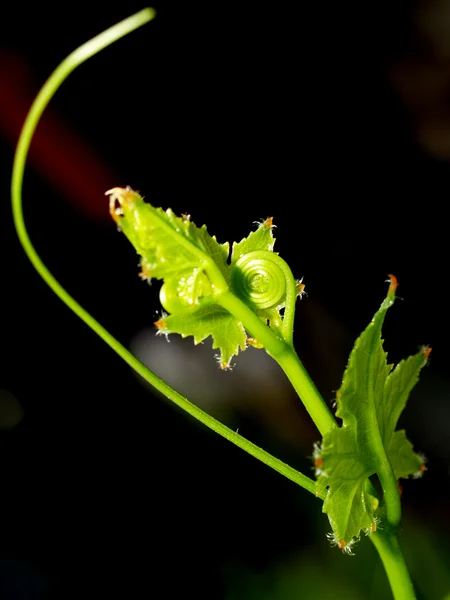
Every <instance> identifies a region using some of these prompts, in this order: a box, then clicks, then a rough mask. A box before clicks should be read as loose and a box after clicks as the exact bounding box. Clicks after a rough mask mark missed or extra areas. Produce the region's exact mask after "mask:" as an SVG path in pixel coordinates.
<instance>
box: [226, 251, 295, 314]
mask: <svg viewBox="0 0 450 600" xmlns="http://www.w3.org/2000/svg"><path fill="white" fill-rule="evenodd" d="M281 262H284V261H283V260H282V259H281V258H280V257H279V256H278V255H277V254H274V253H273V252H269V251H267V250H255V251H254V252H249V253H247V254H244V255H242V256H241V257H240V258H239V259H238V260H237V261H236V263H235V265H234V268H233V271H232V275H231V284H232V287H233V289H234V291H235V293H236V295H238V296H239V297H240V298H241V299H242V300H243V301H244V302H245V303H246V304H248V305H249V306H251V307H252V308H255V309H264V308H273V307H279V306H282V305H283V304H284V300H285V297H286V275H285V272H284V270H283V268H282V266H281Z"/></svg>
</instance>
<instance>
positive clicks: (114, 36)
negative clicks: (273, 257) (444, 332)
mask: <svg viewBox="0 0 450 600" xmlns="http://www.w3.org/2000/svg"><path fill="white" fill-rule="evenodd" d="M154 16H155V11H154V10H153V9H151V8H147V9H144V10H142V11H140V12H138V13H136V14H135V15H133V16H131V17H129V18H128V19H125V20H124V21H121V22H120V23H118V24H117V25H114V26H113V27H111V28H110V29H108V30H106V31H104V32H103V33H101V34H100V35H98V36H96V37H95V38H93V39H91V40H89V41H88V42H87V43H86V44H84V45H83V46H80V47H79V48H78V49H77V50H75V51H74V52H72V54H70V55H69V56H68V57H67V58H66V59H65V60H64V61H63V62H62V63H61V64H60V65H59V66H58V67H57V68H56V69H55V71H54V72H53V73H52V74H51V75H50V77H49V79H48V80H47V82H46V83H45V84H44V86H43V87H42V89H41V91H40V92H39V94H38V95H37V97H36V99H35V101H34V102H33V105H32V106H31V108H30V111H29V113H28V115H27V117H26V119H25V123H24V125H23V128H22V132H21V135H20V138H19V141H18V144H17V149H16V153H15V157H14V166H13V175H12V182H11V197H12V211H13V217H14V225H15V227H16V231H17V235H18V237H19V240H20V243H21V244H22V247H23V249H24V251H25V253H26V255H27V256H28V258H29V259H30V261H31V263H32V265H33V266H34V268H35V269H36V271H37V272H38V273H39V275H40V276H41V277H42V278H43V280H44V281H45V282H46V283H47V284H48V285H49V287H50V288H51V289H52V290H53V291H54V293H55V294H56V295H57V296H58V297H59V298H60V299H61V300H62V301H63V302H64V303H65V304H66V305H67V306H68V307H69V308H70V309H71V310H72V311H73V312H74V313H75V314H76V315H77V316H78V317H79V318H80V319H81V320H82V321H84V322H85V323H86V325H88V326H89V327H90V328H91V329H92V330H93V331H94V332H95V333H96V334H97V335H98V336H99V337H100V338H102V339H103V341H104V342H106V343H107V344H108V345H109V346H110V347H111V348H112V349H113V350H114V352H116V353H117V354H118V355H119V356H120V357H121V358H122V359H123V360H124V361H125V362H126V363H127V364H128V365H129V366H130V367H131V368H132V369H134V370H135V371H136V372H137V373H138V374H139V375H141V376H142V377H143V379H145V380H146V381H147V382H148V383H149V384H150V385H152V386H153V387H154V388H155V389H156V390H158V391H159V392H160V393H161V394H163V395H164V396H166V397H167V398H169V400H171V401H172V402H174V403H175V404H176V405H178V406H179V407H180V408H182V409H183V410H185V411H186V412H187V413H189V414H190V415H192V416H193V417H195V418H196V419H197V420H198V421H200V422H201V423H203V424H204V425H206V426H207V427H209V428H210V429H212V430H213V431H215V432H216V433H218V434H219V435H221V436H222V437H224V438H225V439H227V440H228V441H230V442H232V443H233V444H235V445H236V446H238V447H239V448H241V449H242V450H244V451H245V452H247V453H248V454H250V455H251V456H253V457H255V458H257V459H258V460H260V461H261V462H263V463H265V464H266V465H268V466H269V467H271V468H272V469H274V470H275V471H278V473H281V474H282V475H284V476H285V477H287V478H288V479H290V480H291V481H293V482H295V483H297V484H298V485H300V486H301V487H303V488H304V489H306V490H308V491H309V492H311V493H312V494H314V495H316V483H315V481H313V480H312V479H310V478H309V477H307V476H306V475H303V474H302V473H300V472H299V471H296V470H295V469H293V468H292V467H290V466H289V465H287V464H286V463H284V462H282V461H281V460H279V459H277V458H275V457H274V456H272V455H271V454H269V453H268V452H266V451H265V450H263V449H261V448H259V447H258V446H256V445H255V444H253V443H252V442H250V441H249V440H247V439H245V438H244V437H242V436H240V435H239V434H237V433H236V432H234V431H233V430H231V429H230V428H228V427H226V426H225V425H223V424H222V423H220V421H217V420H216V419H214V418H213V417H211V416H210V415H208V414H207V413H205V412H203V411H202V410H201V409H200V408H198V407H197V406H195V405H194V404H192V403H191V402H189V400H188V399H187V398H185V397H184V396H182V395H181V394H179V393H178V392H176V391H175V390H174V389H173V388H171V387H170V386H169V385H167V384H166V383H165V382H164V381H162V380H161V379H160V378H159V377H157V376H156V375H155V374H154V373H153V372H152V371H150V369H148V368H147V367H146V366H145V365H143V364H142V363H141V362H140V361H139V360H137V358H135V356H133V354H131V352H129V350H127V349H126V348H125V347H124V346H122V344H121V343H120V342H118V341H117V340H116V339H115V338H114V337H113V336H112V335H111V334H110V333H109V332H108V331H107V330H106V329H105V328H104V327H103V326H102V325H100V323H99V322H98V321H96V320H95V319H94V318H93V317H92V316H91V315H90V314H89V313H88V312H87V311H86V310H85V309H84V308H83V307H82V306H81V305H80V304H78V302H76V300H74V299H73V298H72V296H71V295H70V294H69V293H68V292H67V291H66V290H65V289H64V288H63V287H62V286H61V285H60V284H59V282H58V281H57V280H56V279H55V277H54V276H53V275H52V273H51V272H50V271H49V269H48V268H47V267H46V266H45V264H44V263H43V262H42V260H41V259H40V257H39V255H38V253H37V252H36V250H35V249H34V247H33V244H32V243H31V240H30V238H29V235H28V232H27V229H26V226H25V221H24V218H23V210H22V182H23V175H24V170H25V164H26V159H27V154H28V149H29V147H30V143H31V139H32V137H33V134H34V131H35V129H36V126H37V124H38V122H39V119H40V117H41V115H42V113H43V111H44V110H45V108H46V106H47V105H48V103H49V101H50V100H51V98H52V97H53V95H54V94H55V92H56V90H57V89H58V88H59V86H60V85H61V83H62V82H63V81H64V80H65V79H66V78H67V76H68V75H69V74H70V73H71V72H72V71H73V70H74V69H75V67H77V66H78V65H80V64H82V63H83V62H84V61H85V60H87V59H88V58H90V57H91V56H92V55H94V54H95V53H96V52H99V51H100V50H102V49H103V48H105V47H106V46H108V45H109V44H112V43H113V42H115V41H116V40H118V39H120V38H121V37H123V36H124V35H126V34H128V33H131V32H132V31H133V30H135V29H136V28H138V27H140V26H141V25H144V24H145V23H148V22H149V21H151V20H152V19H153V18H154Z"/></svg>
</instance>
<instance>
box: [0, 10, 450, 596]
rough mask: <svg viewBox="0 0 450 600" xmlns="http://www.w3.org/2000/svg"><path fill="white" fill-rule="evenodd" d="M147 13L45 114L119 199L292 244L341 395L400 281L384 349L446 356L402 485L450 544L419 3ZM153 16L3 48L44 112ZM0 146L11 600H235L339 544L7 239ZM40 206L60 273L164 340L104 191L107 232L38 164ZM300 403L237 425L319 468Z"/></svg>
mask: <svg viewBox="0 0 450 600" xmlns="http://www.w3.org/2000/svg"><path fill="white" fill-rule="evenodd" d="M154 6H155V8H156V10H157V13H158V15H157V18H156V19H155V20H154V21H153V22H151V23H150V24H148V25H146V26H145V27H143V28H142V29H140V30H138V31H136V32H134V33H133V34H131V35H129V36H127V37H126V38H124V39H122V40H120V41H119V42H117V43H116V44H114V45H113V46H111V47H110V48H108V49H107V50H105V51H103V52H102V53H101V54H99V55H98V56H96V57H94V58H93V59H92V60H90V61H88V62H87V63H86V64H85V65H83V66H82V67H80V69H79V70H77V71H76V72H75V73H74V74H73V75H71V76H70V78H69V79H68V80H67V81H66V82H65V83H64V84H63V86H62V88H61V89H60V90H59V91H58V92H57V94H56V96H55V98H54V100H52V103H51V106H50V108H49V111H51V112H53V113H55V114H58V115H59V117H60V118H62V119H63V120H64V121H65V122H66V124H69V125H70V126H71V127H72V128H73V129H74V130H76V131H77V132H78V134H79V135H80V136H81V137H82V138H83V139H84V140H85V141H86V142H87V143H88V144H89V145H90V146H91V148H93V149H94V151H95V152H96V153H97V155H98V156H99V157H101V160H102V161H103V162H104V163H105V164H107V165H108V167H109V168H110V169H111V172H112V173H114V174H115V180H114V181H111V182H110V184H108V185H109V186H110V187H113V186H116V185H118V186H125V185H130V186H131V187H133V188H134V189H138V190H140V191H141V193H142V194H143V195H144V196H145V197H146V198H147V199H148V200H149V201H151V202H152V204H154V205H156V206H162V207H163V208H167V207H168V206H170V207H171V208H172V209H173V210H174V211H175V212H176V213H178V214H180V213H184V212H186V213H189V214H191V216H192V219H193V220H194V222H196V223H197V224H198V225H201V224H203V223H207V225H208V230H209V231H210V232H211V233H212V234H215V235H216V236H217V238H218V239H219V241H225V240H229V241H233V240H240V239H241V238H242V237H244V236H246V235H247V234H248V232H249V231H250V230H251V229H252V228H253V227H254V225H253V222H254V221H258V220H260V219H262V218H267V217H268V216H273V217H274V222H275V224H276V225H277V229H276V237H277V243H276V250H277V251H278V252H279V253H280V255H281V256H282V257H283V258H284V259H285V260H287V262H288V263H289V264H290V266H291V268H292V270H293V272H294V274H295V275H296V276H297V277H300V276H303V277H304V282H305V283H306V291H307V293H308V296H307V298H305V299H304V300H302V302H301V304H299V308H298V309H297V322H296V334H295V335H296V339H295V341H296V348H297V350H298V352H299V355H300V356H301V358H302V360H303V361H304V363H305V365H306V366H307V368H308V369H309V371H310V373H311V375H312V376H313V378H314V380H315V381H316V383H317V386H318V387H319V389H320V391H321V392H322V393H323V395H324V397H325V398H326V400H327V401H329V402H330V403H331V401H332V398H333V390H335V389H337V388H338V387H339V384H340V377H341V374H342V371H343V369H344V367H345V364H346V360H347V356H348V353H349V351H350V349H351V346H352V341H353V340H354V339H355V338H356V337H357V336H358V335H359V333H360V332H361V331H362V329H364V327H365V326H366V325H367V323H368V322H369V320H370V318H371V317H372V315H373V313H374V312H375V310H376V309H377V307H378V306H379V304H380V302H381V301H382V299H383V297H384V294H385V292H386V289H387V284H386V283H385V281H386V278H387V274H388V273H394V274H395V275H396V276H397V278H398V280H399V282H400V286H399V290H398V294H399V296H400V297H401V298H402V300H401V301H399V302H397V304H396V306H395V308H394V309H392V311H391V312H390V314H389V315H388V318H387V320H386V327H385V331H384V337H385V340H386V349H387V350H388V352H389V356H390V358H391V359H392V361H393V362H394V361H398V360H400V359H401V358H403V357H405V356H407V355H409V354H412V353H414V352H416V350H417V348H418V347H419V346H420V345H422V344H429V345H431V346H432V348H433V352H432V359H431V361H430V365H429V366H428V367H427V369H425V371H424V373H423V376H422V379H421V382H420V383H419V385H418V387H417V389H416V390H414V392H413V394H412V396H411V400H410V403H409V406H408V410H407V411H406V413H405V415H404V416H403V417H402V423H401V424H402V425H404V426H405V427H406V428H407V432H408V436H409V438H410V439H411V440H413V441H414V443H415V445H416V447H417V448H418V449H420V450H422V451H423V452H424V453H425V454H426V455H427V457H428V460H429V469H428V472H427V473H426V476H425V477H424V478H423V479H422V480H420V481H418V482H407V483H406V484H405V490H406V492H405V497H404V504H405V515H406V517H405V519H406V521H407V522H408V520H409V522H411V523H421V524H423V527H424V529H426V530H429V531H431V532H434V533H433V535H436V538H437V540H438V543H439V544H441V545H442V547H444V548H445V547H446V548H447V552H448V541H447V538H448V531H449V525H450V523H449V519H448V510H447V507H448V501H449V496H448V477H449V460H450V455H449V451H448V443H447V440H448V436H449V433H450V429H449V425H448V419H449V410H448V397H449V393H450V382H449V376H448V363H449V358H450V353H449V350H448V334H449V327H448V322H447V318H448V311H447V305H448V294H447V289H448V283H447V279H448V221H447V198H448V190H449V187H450V186H449V184H450V166H449V162H448V157H447V156H445V155H443V154H441V155H439V153H438V152H434V153H433V152H432V151H430V148H429V147H427V146H426V144H423V143H421V138H420V136H418V135H417V128H416V122H415V120H414V114H415V113H411V111H410V110H408V105H407V103H405V101H404V98H402V95H401V94H400V93H399V92H398V89H396V86H395V80H393V79H392V78H391V77H390V74H391V73H392V66H393V65H395V64H398V63H399V62H401V61H402V60H410V61H411V62H412V64H413V65H414V64H415V63H414V58H415V57H416V56H419V57H420V56H422V54H421V53H426V52H430V50H429V47H428V46H427V45H426V44H425V46H424V44H423V43H422V42H421V39H420V35H419V33H418V31H417V23H415V22H414V21H413V17H414V15H415V10H416V5H414V4H411V3H403V4H402V3H396V8H395V10H394V9H393V8H392V7H391V5H390V3H388V2H381V3H378V4H377V7H376V10H375V9H374V8H373V7H372V6H368V5H367V6H366V7H364V8H362V7H360V6H359V7H358V8H356V5H352V4H347V5H345V6H343V7H342V6H338V5H333V4H332V3H328V4H325V5H322V4H320V6H319V4H316V5H307V4H305V5H302V7H301V8H295V9H293V8H285V7H281V8H276V7H275V6H274V5H269V4H268V5H256V6H255V7H253V8H249V7H246V8H242V7H241V6H240V5H238V4H236V5H220V6H219V5H216V4H215V3H211V4H206V3H205V5H201V4H199V3H193V4H192V5H191V6H188V3H184V4H180V5H178V4H171V3H159V4H158V3H156V4H155V5H154ZM142 7H143V6H142V5H140V4H138V3H127V5H126V6H125V4H124V5H123V6H121V7H120V8H117V7H114V6H110V7H108V8H106V9H102V10H101V11H100V10H95V9H94V7H93V6H92V5H86V6H83V5H82V4H80V5H78V4H77V5H76V6H71V7H68V6H65V5H64V6H63V5H55V6H54V7H51V8H50V7H46V6H45V5H43V6H42V5H37V4H36V5H35V6H34V7H32V8H31V9H28V8H27V10H26V11H25V10H24V9H23V7H22V6H21V5H20V4H17V5H12V4H10V5H8V8H7V10H6V18H5V19H4V22H3V27H2V38H1V41H0V49H1V51H2V52H4V54H3V57H6V56H9V57H11V56H14V57H15V58H19V59H20V61H21V63H22V64H25V65H26V67H27V68H28V69H29V73H30V74H31V75H30V77H31V78H30V80H29V81H30V82H32V85H33V86H34V89H33V90H30V92H31V94H30V101H31V99H32V97H33V94H34V93H36V92H37V91H38V89H39V87H40V86H41V85H42V84H43V82H44V81H45V79H46V78H47V77H48V76H49V74H50V73H51V71H52V70H53V69H54V68H55V67H56V66H57V65H58V63H59V62H60V61H61V60H62V59H63V58H64V57H65V56H66V55H67V54H68V53H69V52H70V51H72V50H73V49H74V48H76V47H77V46H78V45H80V44H81V43H83V42H84V41H86V40H87V39H89V38H90V37H92V36H93V35H95V34H97V33H99V32H100V31H102V30H104V29H105V28H107V27H108V26H110V25H113V24H114V23H116V22H117V21H119V20H121V19H123V18H125V17H127V16H129V15H130V14H132V13H133V12H135V11H137V10H139V9H140V8H142ZM427 56H429V55H428V54H427ZM8 64H13V63H8ZM13 79H14V76H13ZM420 85H421V82H420V81H418V83H417V86H418V87H420ZM0 102H1V98H0ZM444 105H445V102H444ZM438 108H439V107H438ZM438 108H436V107H433V106H431V108H430V111H431V112H432V111H433V110H434V111H435V112H436V111H437V110H438ZM24 116H25V115H24ZM17 133H18V132H17ZM0 143H1V146H0V148H1V152H2V160H1V186H2V187H1V192H2V193H1V198H2V199H1V202H0V248H1V260H2V263H1V264H2V276H1V283H0V298H1V300H0V301H1V323H2V326H1V345H0V348H1V350H0V352H1V363H0V365H1V368H0V388H3V389H7V390H9V391H11V392H12V393H13V394H14V395H15V396H16V397H17V398H18V399H19V401H20V403H21V404H22V406H23V408H24V414H25V417H24V419H23V421H22V422H21V423H20V424H19V425H18V426H17V427H16V428H14V429H13V430H11V431H4V432H2V433H1V434H0V445H1V457H2V458H1V465H2V470H1V473H2V491H1V507H2V510H1V514H2V523H1V531H2V533H1V538H0V559H1V561H2V565H3V566H2V578H1V579H0V580H1V581H3V582H5V583H4V584H2V585H4V590H5V591H3V597H4V598H5V599H9V598H19V597H20V598H22V597H23V598H34V597H36V598H47V597H48V598H50V597H51V598H69V597H72V596H73V597H78V598H79V597H83V598H85V597H91V596H92V597H97V598H98V597H109V595H110V594H111V593H113V592H118V593H120V595H122V597H133V598H135V597H136V598H137V597H153V595H152V594H155V597H158V598H159V597H161V598H166V597H167V598H169V597H178V596H179V595H180V594H181V593H183V594H194V595H195V596H196V597H205V598H225V597H230V598H231V597H233V598H238V597H240V596H238V595H234V596H233V595H232V594H233V593H234V594H238V592H232V591H231V590H232V583H231V582H236V581H237V582H238V583H236V584H235V585H236V587H237V589H239V587H240V589H241V590H242V589H243V586H244V583H243V582H244V581H245V578H244V576H242V578H241V579H240V577H241V575H239V573H241V571H242V573H246V572H252V573H260V572H265V571H268V570H269V569H270V568H271V567H273V565H274V564H283V562H288V561H289V560H290V557H292V556H295V555H296V554H297V553H299V552H304V551H305V549H311V552H313V549H314V548H316V546H317V544H319V542H317V537H318V536H320V539H321V540H323V537H324V534H325V532H326V531H327V530H328V529H327V527H328V526H327V522H326V517H325V516H323V515H321V514H320V507H319V505H318V504H317V503H316V502H315V500H314V498H313V497H312V496H311V497H309V495H308V494H307V493H306V492H304V491H302V490H301V489H300V488H296V487H295V486H294V485H293V484H291V483H290V482H288V481H287V480H284V479H283V478H282V477H281V476H279V475H278V474H277V473H275V472H272V471H271V470H270V469H268V468H267V467H265V466H263V465H260V464H259V463H257V461H255V460H254V459H253V458H251V457H248V456H247V455H245V454H244V453H243V452H242V451H240V450H238V449H236V448H234V447H233V446H232V445H230V444H229V443H228V442H226V441H224V440H222V439H221V438H219V437H217V436H216V435H214V434H212V433H210V432H208V431H206V430H205V429H204V428H203V427H202V426H200V425H198V424H196V423H195V422H193V420H192V419H190V418H189V417H187V416H185V415H184V414H183V413H182V412H181V411H179V410H178V409H175V408H173V407H172V406H171V405H170V404H169V403H167V402H164V401H162V400H161V399H160V398H158V397H156V396H155V397H152V395H151V394H149V392H148V391H147V390H146V389H145V388H143V387H142V386H141V385H140V384H139V382H138V381H137V380H136V378H135V377H134V376H133V375H132V373H131V372H130V370H129V369H128V367H127V366H126V365H125V364H124V363H122V361H121V359H119V358H118V357H117V356H116V355H115V354H114V353H113V352H112V351H111V350H110V349H109V348H108V347H107V346H106V345H105V344H104V343H103V342H102V341H101V340H100V339H99V338H97V336H95V335H94V333H93V332H91V331H90V330H89V329H88V328H87V327H86V326H85V325H84V324H82V323H81V322H80V321H79V320H78V319H77V317H76V316H74V315H73V314H72V313H71V312H70V311H69V309H67V308H66V307H65V306H64V305H63V304H62V302H61V301H60V300H59V299H58V298H57V297H56V296H54V294H53V293H52V292H51V291H50V289H49V288H48V287H47V286H46V284H45V283H43V281H42V280H41V279H40V278H39V276H38V275H37V273H36V272H35V271H34V270H33V268H32V266H31V264H30V263H29V261H28V259H27V258H26V256H25V255H24V253H23V250H22V248H21V247H20V245H19V242H18V240H17V238H16V234H15V231H14V228H13V223H12V217H11V210H10V203H9V178H10V172H11V167H12V160H13V151H14V144H13V142H12V139H11V138H8V137H7V136H6V135H4V136H3V137H2V139H1V142H0ZM75 168H76V166H74V169H75ZM78 175H79V177H80V178H83V173H82V172H79V173H78ZM87 185H88V182H87ZM24 210H25V220H26V222H27V225H28V228H29V233H30V236H31V239H32V240H33V243H34V244H35V247H36V249H37V250H38V252H39V253H40V255H41V256H42V258H43V260H44V262H45V263H46V264H47V265H48V266H49V268H50V269H51V271H52V272H53V274H54V275H55V276H56V277H57V278H58V279H59V281H60V282H61V283H62V284H63V285H64V286H65V287H66V288H67V289H68V290H69V291H70V293H71V294H72V295H73V296H74V297H75V298H76V299H77V300H78V301H79V302H80V303H81V304H82V306H84V307H85V308H87V309H88V310H89V311H90V312H91V313H92V314H93V315H94V316H95V317H96V318H98V319H99V321H100V322H101V323H102V324H103V325H104V326H105V327H106V328H107V329H109V330H110V331H111V332H112V333H113V334H114V335H115V336H116V337H117V338H118V339H119V340H121V341H122V342H123V343H124V344H125V345H128V344H129V343H130V340H131V339H132V338H133V336H135V335H136V333H137V332H138V331H139V330H140V329H141V328H142V327H150V326H151V324H152V322H153V321H154V320H155V316H156V314H157V313H156V311H157V310H158V309H159V304H158V294H157V292H158V289H157V288H158V286H157V285H154V286H152V287H150V288H148V287H144V286H143V284H142V282H141V281H140V280H139V278H138V277H137V276H136V275H137V266H136V264H137V259H136V256H135V253H134V250H133V249H132V248H131V247H130V246H129V244H128V242H127V241H126V240H125V238H123V237H122V236H120V235H119V234H118V233H117V231H116V228H115V226H114V224H113V223H112V221H111V220H110V219H109V217H108V212H107V201H106V200H105V206H104V211H103V213H102V211H101V210H100V214H99V215H97V218H92V215H91V214H90V213H89V211H86V210H81V209H77V207H76V206H74V205H73V203H70V202H66V201H65V198H64V194H63V195H62V196H61V194H60V193H59V191H57V190H55V189H54V188H53V187H52V185H51V184H50V183H49V182H48V181H47V178H46V175H45V173H44V172H41V171H39V169H33V168H32V167H30V169H29V170H28V171H27V173H26V180H25V186H24ZM211 360H214V358H213V352H211ZM235 362H236V366H235V370H234V371H233V372H231V373H227V374H226V377H233V376H234V374H235V372H236V371H238V370H239V358H238V359H237V360H236V361H235ZM221 381H222V382H224V379H223V378H222V379H221ZM223 385H226V382H225V383H223ZM211 393H212V394H213V393H214V391H213V390H212V391H211ZM275 400H276V399H275ZM291 400H292V402H291V405H290V410H291V411H294V413H295V414H296V416H297V418H298V419H299V422H301V423H302V424H303V433H302V436H303V437H302V439H299V440H298V441H297V442H296V443H294V442H292V440H287V439H285V440H283V437H282V436H280V435H273V433H272V432H271V431H270V427H268V426H267V427H261V426H260V422H259V421H255V420H252V419H251V418H248V419H246V417H245V415H243V414H241V413H240V412H239V409H236V412H235V414H231V416H230V415H228V418H229V423H230V425H232V426H239V427H240V431H241V433H242V434H243V435H246V436H248V437H249V438H250V439H252V440H253V441H255V442H256V443H257V444H259V445H261V446H263V447H265V448H267V449H268V450H270V451H272V452H273V453H274V454H276V455H277V456H279V457H280V458H283V459H284V460H286V461H287V462H290V463H291V464H293V466H296V467H298V468H302V469H303V470H308V468H309V462H308V460H307V458H305V456H307V455H308V453H309V454H310V452H311V451H310V448H311V445H312V442H313V441H314V440H315V439H317V437H318V434H317V432H316V431H315V428H314V426H313V425H311V424H310V423H309V421H308V418H307V416H306V415H305V414H304V413H303V412H302V409H301V408H298V409H297V408H293V407H296V404H295V402H296V399H295V398H292V399H291ZM320 544H321V545H322V546H323V547H324V550H323V552H324V554H325V555H327V554H328V553H332V552H333V551H332V550H328V548H327V546H326V542H325V543H324V542H323V541H320ZM322 546H321V547H322ZM365 546H368V544H367V543H366V544H365ZM334 552H336V551H334ZM362 552H364V550H363V551H362ZM364 556H365V555H364ZM338 558H339V560H341V557H340V556H339V557H338ZM327 560H328V559H327ZM336 560H337V559H336ZM346 560H350V559H346ZM352 560H353V559H352ZM367 560H368V562H369V563H370V561H372V562H373V561H374V560H375V555H369V558H368V559H367ZM17 573H18V574H19V575H18V576H17V577H16V575H15V574H17ZM236 573H238V574H237V575H236ZM18 580H20V581H21V584H20V585H19V584H18V583H17V581H18ZM11 581H16V583H11ZM7 585H9V586H10V588H9V589H10V590H11V589H12V587H14V586H16V587H20V586H22V587H23V588H24V589H25V588H26V591H25V592H24V595H22V596H20V595H19V591H17V590H16V595H15V596H14V595H12V594H13V593H12V592H11V591H7V589H8V588H7ZM233 585H234V584H233ZM33 589H34V590H35V592H33V591H32V590H33ZM39 589H40V590H41V592H39V591H38V590H39ZM233 589H234V588H233ZM300 589H301V587H300ZM157 590H160V591H159V592H157ZM33 593H34V595H33ZM374 593H375V592H374ZM39 594H40V595H39ZM243 597H244V596H243ZM248 597H250V595H248ZM267 597H269V596H267ZM299 597H302V596H300V595H299ZM305 597H306V596H305ZM308 597H312V596H311V595H310V596H308ZM374 597H375V596H374Z"/></svg>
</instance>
